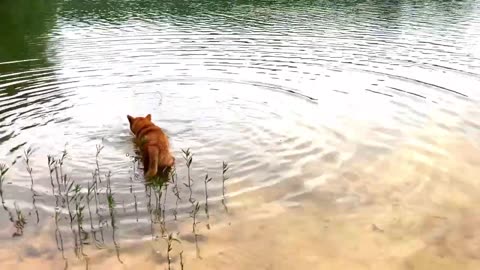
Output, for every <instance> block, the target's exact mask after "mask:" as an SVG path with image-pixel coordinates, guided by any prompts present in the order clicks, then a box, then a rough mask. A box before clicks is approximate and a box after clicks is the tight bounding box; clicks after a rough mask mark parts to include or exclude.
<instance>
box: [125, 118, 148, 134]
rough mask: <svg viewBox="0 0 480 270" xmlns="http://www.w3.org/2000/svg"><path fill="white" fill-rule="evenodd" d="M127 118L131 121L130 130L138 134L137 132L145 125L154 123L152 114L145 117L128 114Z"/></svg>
mask: <svg viewBox="0 0 480 270" xmlns="http://www.w3.org/2000/svg"><path fill="white" fill-rule="evenodd" d="M127 118H128V122H129V123H130V130H131V131H132V132H133V134H137V132H138V131H139V130H141V129H142V128H143V127H144V126H148V125H151V124H152V115H150V114H148V115H147V116H145V117H133V116H131V115H127Z"/></svg>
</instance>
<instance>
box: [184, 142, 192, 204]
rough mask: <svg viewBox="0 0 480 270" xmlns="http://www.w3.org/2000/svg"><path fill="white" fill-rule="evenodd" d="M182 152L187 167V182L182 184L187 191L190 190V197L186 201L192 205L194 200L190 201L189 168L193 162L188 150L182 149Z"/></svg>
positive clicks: (190, 181) (190, 178)
mask: <svg viewBox="0 0 480 270" xmlns="http://www.w3.org/2000/svg"><path fill="white" fill-rule="evenodd" d="M182 152H183V159H185V165H187V180H188V184H185V183H184V185H185V186H186V187H188V189H189V190H190V196H189V197H188V200H189V201H190V202H191V203H193V202H194V200H192V192H193V191H192V185H193V181H192V177H191V168H190V167H191V165H192V162H193V154H192V153H191V152H190V148H188V149H187V150H183V149H182Z"/></svg>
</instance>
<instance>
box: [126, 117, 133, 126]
mask: <svg viewBox="0 0 480 270" xmlns="http://www.w3.org/2000/svg"><path fill="white" fill-rule="evenodd" d="M127 118H128V122H129V123H130V125H131V124H132V123H133V120H134V118H133V116H131V115H127Z"/></svg>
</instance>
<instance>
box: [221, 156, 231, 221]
mask: <svg viewBox="0 0 480 270" xmlns="http://www.w3.org/2000/svg"><path fill="white" fill-rule="evenodd" d="M229 169H230V168H229V166H228V163H226V162H225V161H223V162H222V204H223V207H224V208H225V211H226V212H228V208H227V204H226V201H225V182H226V181H227V180H228V177H227V172H228V170H229Z"/></svg>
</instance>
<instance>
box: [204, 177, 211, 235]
mask: <svg viewBox="0 0 480 270" xmlns="http://www.w3.org/2000/svg"><path fill="white" fill-rule="evenodd" d="M210 181H212V178H211V177H208V173H207V174H206V175H205V180H204V181H203V182H204V183H205V215H206V216H207V229H209V230H210V214H209V213H208V187H207V184H208V183H209V182H210Z"/></svg>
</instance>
